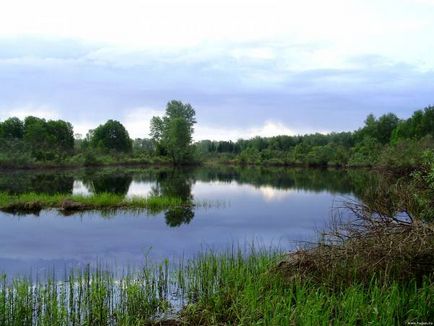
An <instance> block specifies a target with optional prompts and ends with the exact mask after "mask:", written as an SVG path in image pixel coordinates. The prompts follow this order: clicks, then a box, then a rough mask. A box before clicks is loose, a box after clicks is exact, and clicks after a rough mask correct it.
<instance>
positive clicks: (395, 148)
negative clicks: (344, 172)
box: [196, 106, 434, 167]
mask: <svg viewBox="0 0 434 326" xmlns="http://www.w3.org/2000/svg"><path fill="white" fill-rule="evenodd" d="M433 138H434V106H429V107H426V108H425V109H423V110H418V111H416V112H414V113H413V115H412V116H411V117H410V118H409V119H399V118H398V117H397V116H396V115H395V114H393V113H388V114H384V115H382V116H380V117H378V118H376V117H375V116H374V115H373V114H370V115H368V117H367V118H366V120H365V123H364V126H363V127H361V128H359V129H358V130H356V131H354V132H339V133H336V132H332V133H329V134H320V133H316V134H308V135H297V136H287V135H282V136H276V137H265V138H264V137H254V138H252V139H248V140H245V139H240V140H238V141H236V142H232V141H212V140H203V141H200V142H198V143H197V144H196V147H197V151H198V152H199V153H200V154H201V156H202V157H204V158H205V159H206V158H208V159H215V157H219V158H220V160H222V161H224V160H226V161H233V162H236V163H240V164H262V165H294V164H301V165H312V166H327V165H333V166H348V165H351V166H370V165H392V166H398V167H399V166H414V165H417V164H418V161H419V160H420V159H421V156H422V155H424V154H423V153H424V151H426V150H433V149H434V140H433Z"/></svg>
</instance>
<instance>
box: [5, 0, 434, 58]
mask: <svg viewBox="0 0 434 326" xmlns="http://www.w3.org/2000/svg"><path fill="white" fill-rule="evenodd" d="M432 3H433V0H417V1H409V0H395V1H393V2H392V1H390V0H379V1H375V2H374V1H363V0H350V1H349V0H330V1H321V0H305V1H284V0H249V1H247V0H237V1H230V0H207V1H203V0H185V1H182V2H180V1H178V0H149V1H141V0H125V1H118V0H93V1H86V0H76V1H67V0H40V1H27V0H14V1H3V2H2V3H1V4H0V36H6V37H14V36H20V35H26V36H28V35H33V36H44V37H56V38H72V39H79V40H84V41H87V42H91V43H98V42H100V43H101V42H102V43H107V44H111V45H114V46H119V47H121V48H122V49H127V48H128V49H133V50H143V49H147V50H150V49H152V51H155V52H160V53H165V52H166V51H167V50H168V49H190V48H191V47H195V46H199V47H200V48H206V47H208V46H209V45H212V44H219V43H224V44H239V45H241V47H243V46H242V45H243V44H249V43H251V42H254V43H256V44H258V45H256V46H253V47H248V48H247V49H246V50H237V51H235V56H236V57H239V58H249V59H260V60H273V59H274V58H275V57H276V53H275V52H274V51H273V50H270V49H268V48H266V47H262V46H261V43H264V42H265V43H266V42H274V43H275V44H279V45H284V44H294V43H302V42H309V43H314V44H323V45H326V47H327V50H326V51H325V52H324V51H323V52H322V53H318V55H319V56H320V59H319V60H320V61H321V62H322V63H328V64H338V65H339V64H341V63H342V62H343V61H344V60H345V57H347V56H351V55H358V54H360V55H363V54H367V53H378V54H381V55H385V56H388V57H394V58H395V59H397V60H401V61H412V62H416V61H420V58H421V57H422V58H423V59H425V60H428V61H429V62H430V63H431V66H434V59H432V58H431V57H432V56H430V53H432V50H433V43H432V42H431V39H432V33H433V31H434V22H433V20H432V15H433V14H434V12H433V11H432V7H431V6H429V4H432ZM427 5H428V6H427ZM292 58H293V59H294V56H292ZM308 58H309V57H308ZM298 59H300V60H302V61H303V60H305V59H306V58H297V57H295V61H294V60H293V61H292V62H293V66H297V62H298V61H299V60H298ZM312 60H314V61H315V60H317V59H316V58H315V55H314V56H313V59H312Z"/></svg>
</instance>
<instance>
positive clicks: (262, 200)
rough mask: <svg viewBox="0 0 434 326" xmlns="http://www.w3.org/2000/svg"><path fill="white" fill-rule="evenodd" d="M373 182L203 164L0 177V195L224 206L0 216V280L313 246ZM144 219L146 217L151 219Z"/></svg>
mask: <svg viewBox="0 0 434 326" xmlns="http://www.w3.org/2000/svg"><path fill="white" fill-rule="evenodd" d="M370 178H373V177H372V175H370V174H367V173H366V172H363V171H353V172H346V171H338V170H302V169H280V168H276V169H261V168H244V169H242V168H236V167H212V168H209V167H201V168H196V169H181V170H179V169H171V168H160V169H136V168H135V169H127V168H116V169H115V168H110V169H87V170H74V171H57V172H54V171H37V172H36V171H23V172H13V173H11V172H7V173H6V172H0V191H8V192H11V193H23V192H28V191H40V192H44V193H54V192H62V193H65V194H70V193H81V194H84V195H91V194H92V193H101V192H112V193H117V194H121V195H123V196H134V195H143V196H149V195H162V196H175V197H180V198H182V199H183V200H184V201H186V202H193V201H202V200H210V201H223V202H225V203H228V204H227V205H225V206H224V207H220V208H219V207H211V208H207V209H205V208H201V207H196V208H193V207H191V206H189V205H185V206H183V207H179V208H176V209H171V210H168V211H164V212H155V214H154V215H153V216H149V215H150V212H146V211H145V212H131V211H118V212H114V213H113V212H112V213H111V215H110V218H109V219H108V218H102V217H105V215H104V214H106V213H104V212H97V211H95V212H86V213H83V214H77V215H73V216H68V217H63V216H62V215H60V214H59V213H58V212H56V211H42V212H41V214H40V216H39V217H35V216H32V215H24V216H18V217H17V216H13V215H10V214H5V213H1V212H0V273H1V272H2V271H6V272H10V273H15V272H17V271H18V272H22V271H28V270H30V269H33V270H43V269H44V268H49V266H55V267H53V268H55V269H58V268H59V269H60V268H61V267H62V264H63V266H65V267H67V266H83V265H84V264H87V263H90V262H94V261H96V260H98V259H101V260H104V261H114V262H116V263H118V264H119V265H122V266H124V264H130V263H131V264H132V265H134V264H136V263H137V264H139V263H140V262H142V261H143V259H144V254H145V253H146V252H148V251H149V249H150V248H152V249H151V251H150V254H149V255H150V258H152V259H153V260H158V259H164V258H175V261H176V258H179V257H183V256H185V257H187V256H194V255H195V254H196V253H197V252H198V251H200V250H202V249H203V248H213V249H217V250H219V249H223V248H226V247H227V246H230V245H231V244H233V243H235V244H238V243H239V244H242V243H245V242H249V241H252V240H260V242H261V243H262V244H263V245H265V246H269V245H271V244H277V245H280V246H282V247H284V248H289V247H291V246H292V245H293V242H290V240H312V238H313V237H314V236H315V228H318V227H320V226H321V223H325V222H326V221H327V220H328V218H329V216H330V209H331V206H332V205H333V201H334V200H336V198H339V197H341V196H356V197H358V196H359V195H360V194H361V193H362V190H363V188H364V187H366V182H372V180H370ZM151 215H152V214H151Z"/></svg>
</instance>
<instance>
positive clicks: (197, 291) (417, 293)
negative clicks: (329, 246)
mask: <svg viewBox="0 0 434 326" xmlns="http://www.w3.org/2000/svg"><path fill="white" fill-rule="evenodd" d="M281 258H282V253H281V252H280V251H278V250H261V249H255V248H254V247H252V248H251V249H250V250H248V251H244V250H240V249H232V250H228V251H226V252H223V253H216V252H213V251H208V252H205V253H203V254H202V255H200V256H198V257H196V258H194V259H191V260H189V261H184V262H180V263H179V264H178V265H176V266H173V265H171V264H170V263H169V262H168V261H164V262H163V263H161V264H159V265H146V266H144V267H143V269H142V270H140V271H138V272H131V271H130V272H128V273H126V274H125V275H124V276H123V277H120V278H117V277H114V276H113V274H111V273H108V272H104V271H103V270H101V269H96V270H90V269H89V268H87V269H84V270H83V271H79V272H71V273H70V274H69V276H68V277H67V278H66V279H65V280H64V281H63V282H59V281H52V280H50V279H49V280H48V281H44V282H43V281H39V282H36V283H34V282H32V281H31V280H29V279H24V278H17V279H12V280H10V279H7V277H6V276H3V277H2V278H1V279H0V325H5V326H9V325H53V326H56V325H154V324H157V325H158V324H159V323H160V322H161V321H162V318H164V316H167V315H171V316H176V319H174V318H173V317H172V318H171V321H170V322H171V323H170V324H171V325H329V324H345V325H355V324H360V325H364V324H373V325H394V324H404V323H406V322H412V321H419V322H420V321H431V320H433V318H434V311H433V309H432V307H433V304H434V284H433V283H432V279H430V278H428V277H427V278H424V279H423V281H422V282H421V283H417V282H415V281H412V280H410V281H407V282H405V283H402V282H390V283H388V284H383V283H382V282H381V281H380V280H379V279H377V278H375V277H373V278H372V279H371V280H370V281H369V282H368V283H361V282H357V281H355V282H354V283H353V284H350V285H346V286H342V287H340V288H334V289H332V288H330V287H328V286H326V285H322V284H320V283H316V282H312V281H310V280H307V279H303V278H302V277H297V278H293V279H288V278H285V277H283V276H282V275H281V274H279V273H274V272H273V266H275V265H276V264H277V262H278V261H279V260H280V259H281ZM166 322H167V321H166Z"/></svg>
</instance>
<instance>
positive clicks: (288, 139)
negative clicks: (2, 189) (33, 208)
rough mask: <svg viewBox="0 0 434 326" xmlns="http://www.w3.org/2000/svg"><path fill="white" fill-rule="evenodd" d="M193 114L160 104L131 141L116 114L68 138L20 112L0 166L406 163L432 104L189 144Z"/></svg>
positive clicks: (6, 124)
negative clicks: (311, 129)
mask: <svg viewBox="0 0 434 326" xmlns="http://www.w3.org/2000/svg"><path fill="white" fill-rule="evenodd" d="M196 123H197V121H196V112H195V110H194V108H193V107H192V106H191V105H190V104H184V103H182V102H180V101H175V100H173V101H170V102H169V103H167V106H166V112H165V115H164V116H163V117H153V118H152V120H151V130H150V134H149V138H142V139H135V140H133V139H131V138H130V136H129V134H128V131H127V130H126V128H125V127H124V126H123V125H122V124H121V123H120V122H119V121H115V120H108V121H107V122H106V123H104V124H102V125H100V126H98V127H97V128H95V129H93V130H90V131H89V132H88V133H87V135H86V137H85V138H84V139H81V138H77V137H74V131H73V126H72V125H71V123H69V122H66V121H63V120H45V119H41V118H36V117H31V116H30V117H27V118H25V119H24V120H20V119H18V118H15V117H13V118H9V119H7V120H5V121H3V122H0V150H1V151H0V166H7V165H11V166H21V165H22V166H26V165H32V164H41V165H43V164H45V163H50V162H52V163H58V164H72V165H74V164H76V165H92V164H104V163H123V162H127V163H128V162H130V163H141V162H142V163H160V162H167V163H171V164H174V165H179V164H187V163H192V162H200V161H207V160H208V161H209V160H212V161H221V162H231V163H236V164H256V165H296V164H300V165H313V166H326V165H335V166H336V165H340V166H348V165H352V166H366V165H376V164H384V165H392V166H400V165H402V166H412V165H415V164H417V161H418V159H419V158H420V157H421V155H423V153H424V152H425V151H426V150H432V149H433V148H434V140H433V137H434V107H433V106H429V107H426V108H425V109H423V110H418V111H416V112H414V113H413V115H412V116H411V117H410V118H409V119H399V118H398V117H397V116H396V115H395V114H393V113H388V114H384V115H382V116H380V117H378V118H376V117H375V116H374V115H372V114H370V115H369V116H368V117H367V118H366V120H365V123H364V126H362V127H361V128H359V129H358V130H356V131H354V132H339V133H335V132H333V133H329V134H320V133H316V134H308V135H297V136H289V135H281V136H276V137H268V138H264V137H254V138H252V139H239V140H237V141H235V142H233V141H213V140H202V141H199V142H196V143H193V133H194V125H195V124H196Z"/></svg>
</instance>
